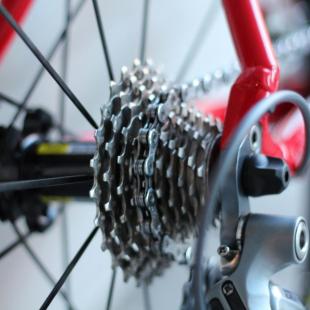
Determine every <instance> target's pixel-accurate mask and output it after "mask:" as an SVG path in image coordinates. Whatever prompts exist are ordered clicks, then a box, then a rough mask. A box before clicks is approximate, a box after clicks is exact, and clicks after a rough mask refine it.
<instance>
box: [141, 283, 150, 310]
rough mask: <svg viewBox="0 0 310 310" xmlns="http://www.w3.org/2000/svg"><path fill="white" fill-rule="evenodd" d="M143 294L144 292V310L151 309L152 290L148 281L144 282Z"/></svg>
mask: <svg viewBox="0 0 310 310" xmlns="http://www.w3.org/2000/svg"><path fill="white" fill-rule="evenodd" d="M142 294H143V304H144V310H151V309H152V307H151V298H150V292H149V286H148V284H147V283H143V284H142Z"/></svg>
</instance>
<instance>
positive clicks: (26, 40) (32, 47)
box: [0, 4, 98, 129]
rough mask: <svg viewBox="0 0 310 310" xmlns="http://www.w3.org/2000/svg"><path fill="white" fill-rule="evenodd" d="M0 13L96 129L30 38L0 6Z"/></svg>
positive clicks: (80, 104) (76, 99)
mask: <svg viewBox="0 0 310 310" xmlns="http://www.w3.org/2000/svg"><path fill="white" fill-rule="evenodd" d="M0 13H1V15H2V16H3V17H4V18H5V20H6V21H7V22H8V23H9V24H10V25H11V27H12V28H13V29H14V30H15V31H16V33H17V34H18V35H19V37H20V38H21V39H22V40H23V41H24V43H25V44H26V45H27V46H28V48H29V49H30V51H31V52H32V53H33V54H34V56H35V57H36V58H37V59H38V60H39V62H40V63H41V64H42V66H43V67H44V68H45V69H46V70H47V71H48V73H49V74H50V75H51V77H52V78H53V79H54V81H55V82H56V83H57V84H58V85H59V87H60V88H61V89H62V90H63V91H64V92H65V94H66V95H67V96H68V97H69V99H70V100H71V102H72V103H73V104H74V105H75V106H76V108H77V109H78V110H79V111H80V112H81V114H82V115H83V116H84V117H85V119H86V120H87V121H88V122H89V123H90V124H91V125H92V126H93V127H94V128H95V129H96V128H98V126H97V123H96V122H95V120H94V119H93V118H92V116H91V115H90V114H89V113H88V111H87V110H86V109H85V107H84V106H83V104H82V103H81V102H80V100H79V99H78V98H77V97H76V95H75V94H74V93H73V92H72V90H71V89H70V88H69V87H68V85H67V84H66V83H65V82H64V81H63V79H62V78H61V77H60V75H59V74H58V73H57V72H56V71H55V69H54V68H53V67H52V66H51V64H50V63H49V61H48V60H47V59H46V58H45V57H44V56H43V54H42V53H41V52H40V51H39V49H38V48H37V47H36V45H35V44H34V43H33V42H32V41H31V40H30V38H29V37H28V36H27V35H26V33H25V32H24V31H23V30H22V29H21V27H20V26H19V25H18V23H17V22H16V21H15V19H14V18H13V17H12V16H11V14H10V13H9V12H8V10H7V9H6V8H5V7H4V6H3V5H2V4H0Z"/></svg>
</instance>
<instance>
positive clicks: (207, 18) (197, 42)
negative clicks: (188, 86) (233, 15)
mask: <svg viewBox="0 0 310 310" xmlns="http://www.w3.org/2000/svg"><path fill="white" fill-rule="evenodd" d="M211 2H212V3H211V7H210V8H208V10H207V12H206V13H205V15H204V16H203V19H202V21H201V23H200V25H199V27H198V31H197V33H196V35H195V36H194V39H193V41H192V43H191V44H190V47H189V48H188V50H187V53H186V55H185V58H184V60H183V62H182V64H181V66H180V70H179V72H178V73H177V76H176V82H181V81H182V79H183V78H184V77H185V75H186V73H187V72H188V69H189V68H190V66H191V64H192V62H193V61H194V60H195V58H196V55H197V53H198V52H199V50H200V48H201V46H202V43H203V40H202V38H203V37H205V36H206V35H207V34H208V32H210V30H211V29H212V25H213V23H214V21H215V17H216V16H217V12H218V11H219V3H218V1H211Z"/></svg>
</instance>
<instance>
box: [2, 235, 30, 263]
mask: <svg viewBox="0 0 310 310" xmlns="http://www.w3.org/2000/svg"><path fill="white" fill-rule="evenodd" d="M30 235H31V231H28V232H27V233H26V234H24V235H23V236H22V238H18V239H17V240H16V241H14V242H13V243H11V244H10V245H8V246H7V247H6V248H5V249H3V250H2V251H1V253H0V259H1V258H4V257H5V256H6V255H8V254H9V253H11V251H13V250H14V249H15V248H16V247H17V246H19V245H20V244H21V243H22V240H26V239H27V238H28V237H29V236H30Z"/></svg>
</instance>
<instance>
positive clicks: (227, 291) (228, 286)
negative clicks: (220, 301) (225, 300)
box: [222, 282, 234, 296]
mask: <svg viewBox="0 0 310 310" xmlns="http://www.w3.org/2000/svg"><path fill="white" fill-rule="evenodd" d="M222 290H223V293H224V295H225V296H229V295H231V294H232V293H233V292H234V286H233V285H232V283H230V282H227V283H225V284H224V285H223V288H222Z"/></svg>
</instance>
